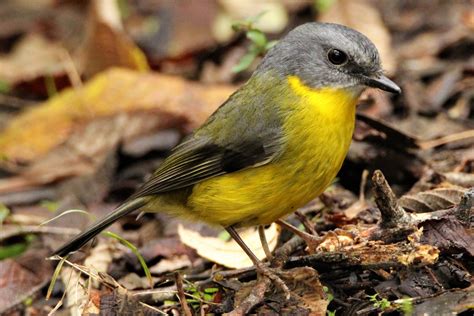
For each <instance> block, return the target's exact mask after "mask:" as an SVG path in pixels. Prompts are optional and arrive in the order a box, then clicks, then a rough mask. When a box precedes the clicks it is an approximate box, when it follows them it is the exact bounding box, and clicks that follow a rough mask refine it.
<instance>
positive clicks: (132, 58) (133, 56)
mask: <svg viewBox="0 0 474 316" xmlns="http://www.w3.org/2000/svg"><path fill="white" fill-rule="evenodd" d="M86 27H87V31H86V37H85V40H84V43H83V44H82V45H81V47H80V48H79V51H78V53H77V56H78V57H77V58H78V59H79V60H78V62H77V64H78V65H80V66H79V68H80V69H82V71H81V73H82V74H84V75H85V76H86V77H90V76H92V75H95V74H97V73H99V72H101V71H103V70H105V69H107V68H110V67H114V66H116V67H124V68H130V69H135V70H138V71H147V70H149V66H148V62H147V60H146V56H145V54H144V53H143V52H142V51H141V49H140V48H139V47H138V46H137V45H135V43H134V42H133V41H132V40H131V39H130V38H129V37H128V35H127V34H126V33H125V32H124V30H123V25H122V21H121V17H120V12H119V8H118V3H117V1H115V0H99V1H97V0H94V1H91V7H90V11H89V15H88V21H87V26H86Z"/></svg>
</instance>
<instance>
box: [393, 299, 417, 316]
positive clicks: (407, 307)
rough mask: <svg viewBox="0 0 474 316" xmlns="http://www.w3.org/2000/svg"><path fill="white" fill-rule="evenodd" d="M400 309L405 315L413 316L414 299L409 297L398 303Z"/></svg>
mask: <svg viewBox="0 0 474 316" xmlns="http://www.w3.org/2000/svg"><path fill="white" fill-rule="evenodd" d="M396 303H397V305H398V309H399V310H401V311H402V313H403V315H405V316H411V315H413V299H411V298H409V297H404V298H402V299H399V300H397V301H396Z"/></svg>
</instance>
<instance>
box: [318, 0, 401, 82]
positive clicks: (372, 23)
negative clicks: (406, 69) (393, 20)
mask: <svg viewBox="0 0 474 316" xmlns="http://www.w3.org/2000/svg"><path fill="white" fill-rule="evenodd" d="M362 17H363V18H362ZM318 20H319V21H320V22H332V23H339V24H343V25H347V26H349V27H352V28H353V29H355V30H357V31H359V32H361V33H362V34H364V35H366V36H367V37H368V38H369V39H370V40H371V41H372V42H374V44H375V46H376V47H377V49H378V51H379V53H380V58H381V60H382V65H383V68H384V70H385V71H386V72H387V73H388V74H389V75H391V74H393V73H394V72H395V69H396V66H397V65H396V61H395V56H394V55H393V50H392V46H391V35H390V33H389V31H388V30H387V28H386V27H385V25H384V23H383V20H382V17H381V16H380V13H379V12H378V11H377V9H375V8H374V7H373V6H372V5H371V4H370V3H369V1H366V0H336V1H334V3H333V4H332V5H331V6H330V7H329V9H328V10H327V11H325V12H323V13H322V14H321V15H320V16H319V17H318Z"/></svg>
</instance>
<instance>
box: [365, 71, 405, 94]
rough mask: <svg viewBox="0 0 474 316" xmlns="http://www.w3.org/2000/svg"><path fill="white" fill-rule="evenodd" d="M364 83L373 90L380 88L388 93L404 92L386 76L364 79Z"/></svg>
mask: <svg viewBox="0 0 474 316" xmlns="http://www.w3.org/2000/svg"><path fill="white" fill-rule="evenodd" d="M364 79H365V80H364V81H365V82H364V83H365V84H366V85H367V86H369V87H373V88H379V89H382V90H385V91H388V92H392V93H396V94H399V93H400V92H402V89H400V87H399V86H397V84H396V83H395V82H393V81H392V80H390V79H388V78H387V77H385V76H384V75H380V76H378V77H364Z"/></svg>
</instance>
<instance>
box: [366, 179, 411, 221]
mask: <svg viewBox="0 0 474 316" xmlns="http://www.w3.org/2000/svg"><path fill="white" fill-rule="evenodd" d="M372 182H373V185H374V194H375V204H377V206H378V208H379V210H380V213H381V214H382V221H381V223H380V226H381V227H382V228H394V227H397V226H399V225H400V224H406V223H409V222H410V217H409V216H408V214H407V213H406V212H405V210H404V209H403V208H402V207H401V206H400V205H398V202H397V198H396V196H395V194H394V193H393V191H392V189H391V188H390V186H389V185H388V183H387V180H385V177H384V175H383V173H382V171H380V170H375V171H374V175H373V176H372Z"/></svg>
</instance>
